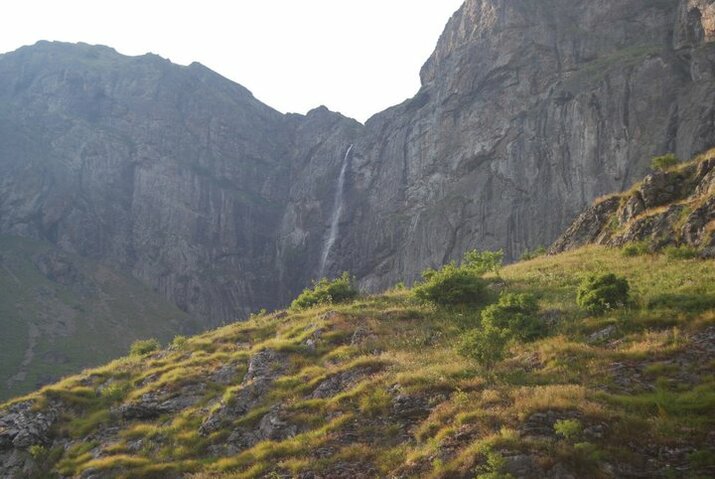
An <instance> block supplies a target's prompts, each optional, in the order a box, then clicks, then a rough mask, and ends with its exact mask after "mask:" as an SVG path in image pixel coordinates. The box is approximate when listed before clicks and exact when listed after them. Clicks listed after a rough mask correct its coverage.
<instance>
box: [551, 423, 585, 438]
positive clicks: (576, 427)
mask: <svg viewBox="0 0 715 479" xmlns="http://www.w3.org/2000/svg"><path fill="white" fill-rule="evenodd" d="M554 431H556V434H558V435H559V436H561V437H563V438H564V439H566V440H567V441H572V440H575V439H578V437H579V436H580V435H581V431H583V426H581V421H579V420H578V419H559V420H558V421H556V422H555V423H554Z"/></svg>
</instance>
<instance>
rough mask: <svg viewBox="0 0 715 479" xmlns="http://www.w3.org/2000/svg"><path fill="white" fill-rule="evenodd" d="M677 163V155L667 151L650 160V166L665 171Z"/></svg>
mask: <svg viewBox="0 0 715 479" xmlns="http://www.w3.org/2000/svg"><path fill="white" fill-rule="evenodd" d="M677 164H678V157H677V156H675V155H674V154H673V153H668V154H667V155H663V156H656V157H655V158H653V159H652V160H650V167H651V168H652V169H654V170H658V171H665V170H667V169H669V168H672V167H673V166H675V165H677Z"/></svg>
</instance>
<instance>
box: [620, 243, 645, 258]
mask: <svg viewBox="0 0 715 479" xmlns="http://www.w3.org/2000/svg"><path fill="white" fill-rule="evenodd" d="M648 253H650V247H649V246H648V242H647V241H635V242H633V243H628V244H626V245H625V246H623V248H622V249H621V254H623V256H643V255H644V254H648Z"/></svg>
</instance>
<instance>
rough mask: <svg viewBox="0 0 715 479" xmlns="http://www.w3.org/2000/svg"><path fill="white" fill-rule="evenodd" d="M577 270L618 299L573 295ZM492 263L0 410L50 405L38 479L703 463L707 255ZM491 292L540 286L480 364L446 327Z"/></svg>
mask: <svg viewBox="0 0 715 479" xmlns="http://www.w3.org/2000/svg"><path fill="white" fill-rule="evenodd" d="M588 272H613V273H616V274H618V275H623V276H625V277H626V278H627V279H628V281H629V283H630V286H631V301H630V302H629V303H628V304H627V305H626V306H624V307H620V308H614V309H611V310H609V311H607V312H606V313H605V314H603V315H590V314H588V313H586V312H584V310H583V309H581V308H579V307H578V306H577V305H576V292H577V288H578V285H579V283H580V282H581V279H582V277H583V275H584V274H585V273H588ZM486 278H487V281H488V287H487V291H488V293H487V295H486V296H485V297H484V299H483V301H482V302H481V303H480V304H476V305H472V306H468V307H467V306H454V307H437V306H433V305H425V304H423V303H420V302H418V301H417V300H416V299H415V298H414V295H413V294H412V293H411V292H410V291H409V290H406V289H395V290H393V291H390V292H388V293H386V294H383V295H378V296H370V297H362V298H358V299H356V300H354V301H352V302H350V303H346V304H342V305H322V306H317V307H313V308H310V309H306V310H298V311H288V312H279V313H274V314H262V315H258V316H254V317H253V318H251V319H250V320H249V321H247V322H245V323H239V324H233V325H230V326H227V327H224V328H221V329H217V330H215V331H212V332H209V333H206V334H203V335H200V336H196V337H193V338H189V339H187V340H185V339H183V338H178V339H176V340H175V341H174V343H173V345H172V346H171V347H168V348H167V349H164V350H161V351H158V352H153V353H150V354H148V355H145V356H139V355H135V356H130V357H125V358H123V359H120V360H117V361H114V362H112V363H110V364H108V365H106V366H104V367H101V368H98V369H94V370H88V371H85V372H83V373H82V374H81V375H78V376H73V377H70V378H68V379H66V380H64V381H62V382H61V383H59V384H55V385H53V386H50V387H46V388H44V389H42V390H41V391H39V392H37V393H33V394H31V395H30V396H27V397H25V398H21V399H18V400H15V401H13V402H12V403H9V404H6V405H5V406H4V408H5V409H6V410H7V411H12V410H13V408H16V409H17V408H22V407H31V408H32V409H33V410H34V411H36V412H38V411H40V412H43V413H44V414H45V415H46V417H55V416H56V419H55V420H54V422H53V424H52V426H51V427H49V428H48V430H47V434H46V437H44V438H41V439H38V440H35V445H33V446H26V449H19V451H20V452H19V454H26V457H27V458H28V461H29V460H30V459H32V460H33V461H34V463H33V464H40V467H41V469H42V470H43V471H44V472H39V473H38V477H51V474H50V473H49V472H47V471H53V473H54V475H55V477H57V476H59V475H61V476H63V477H124V478H143V477H167V478H169V477H171V478H173V477H191V478H194V479H204V478H214V477H219V478H254V477H256V478H257V477H300V478H310V477H316V478H317V477H405V478H407V477H427V478H461V477H464V478H475V477H480V478H506V477H510V476H509V475H507V474H511V475H512V476H513V477H553V478H557V477H561V478H565V477H593V478H598V477H693V478H697V477H700V478H705V477H712V476H713V474H715V451H714V450H713V447H714V444H715V441H714V440H713V439H714V436H713V434H714V433H713V431H715V415H714V414H713V411H715V377H714V376H713V371H714V370H715V368H714V367H715V267H714V265H713V262H712V261H704V260H696V259H687V260H685V259H676V258H671V257H668V256H666V255H651V254H645V255H642V256H637V257H632V256H625V255H623V254H622V252H621V251H620V250H618V249H606V248H603V247H587V248H583V249H579V250H576V251H572V252H568V253H564V254H561V255H558V256H553V257H540V258H537V259H534V260H531V261H527V262H523V263H519V264H516V265H512V266H509V267H507V268H504V269H503V270H502V271H501V272H500V273H499V275H494V274H490V275H487V277H486ZM503 291H509V292H528V293H533V294H535V295H536V297H537V299H538V315H537V317H538V321H539V322H540V325H541V328H542V331H543V332H544V333H545V335H544V336H543V337H541V338H540V339H536V340H533V341H529V342H525V341H513V342H512V343H510V344H509V346H508V348H507V354H506V355H505V357H504V359H502V360H500V361H497V362H496V364H495V365H494V366H493V367H490V368H486V367H483V366H481V365H480V364H479V363H476V362H474V361H473V360H470V359H468V358H466V357H465V356H463V355H461V354H460V353H459V349H460V344H461V342H462V338H464V337H465V335H466V334H467V333H468V332H469V331H471V330H474V329H478V328H479V324H480V320H479V317H480V311H481V310H482V309H483V308H484V307H485V306H486V305H487V304H492V303H494V302H496V301H497V297H498V295H499V293H500V292H503ZM7 411H6V415H7V414H8V413H7ZM1 418H2V413H0V424H1V423H2V419H1ZM1 444H2V427H1V426H0V445H1ZM1 449H2V447H0V452H1ZM28 470H29V469H28Z"/></svg>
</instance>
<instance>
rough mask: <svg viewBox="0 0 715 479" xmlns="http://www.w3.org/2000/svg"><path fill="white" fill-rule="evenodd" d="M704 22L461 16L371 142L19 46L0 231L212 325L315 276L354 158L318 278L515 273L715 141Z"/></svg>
mask: <svg viewBox="0 0 715 479" xmlns="http://www.w3.org/2000/svg"><path fill="white" fill-rule="evenodd" d="M713 18H714V17H713V7H712V5H711V4H710V3H709V2H708V1H706V0H666V1H658V2H651V1H645V0H618V1H616V0H595V1H594V0H589V1H586V0H576V1H574V0H554V1H549V2H540V1H534V0H518V1H513V0H466V1H465V3H464V4H463V5H462V7H461V8H460V9H459V11H458V12H456V13H455V15H454V16H453V17H452V19H451V20H450V21H449V23H448V24H447V26H446V29H445V31H444V33H443V35H442V37H441V39H440V41H439V43H438V45H437V47H436V49H435V51H434V53H433V54H432V56H431V57H430V58H429V59H428V61H427V63H426V64H425V66H424V67H423V69H422V71H421V80H422V86H421V88H420V90H419V92H418V93H417V94H416V95H415V96H414V97H413V98H412V99H410V100H408V101H406V102H404V103H403V104H400V105H397V106H395V107H393V108H390V109H388V110H386V111H385V112H382V113H379V114H377V115H375V116H374V117H373V118H371V119H370V120H369V121H367V122H366V124H365V125H364V126H363V125H360V124H358V123H357V122H355V121H352V120H349V119H347V118H344V117H342V116H341V115H339V114H336V113H332V112H329V111H328V110H327V109H325V108H318V109H316V110H314V111H312V112H310V113H309V114H307V115H305V116H303V115H281V114H280V113H278V112H276V111H274V110H272V109H271V108H269V107H267V106H265V105H263V104H261V103H260V102H258V101H257V100H256V99H255V98H254V97H253V96H252V95H251V93H250V92H248V91H247V90H246V89H245V88H243V87H241V86H239V85H237V84H235V83H232V82H230V81H228V80H226V79H224V78H221V77H220V76H219V75H217V74H215V73H213V72H211V71H209V70H208V69H206V68H205V67H203V66H201V65H198V64H192V65H190V66H188V67H180V66H177V65H172V64H171V63H169V62H168V61H167V60H163V59H161V58H159V57H157V56H154V55H146V56H143V57H136V58H129V57H124V56H121V55H119V54H117V53H116V52H114V51H113V50H111V49H108V48H104V47H90V46H88V45H63V44H48V43H40V44H38V45H35V46H33V47H27V48H23V49H21V50H18V51H17V52H14V53H11V54H6V55H2V56H0V103H1V104H2V108H0V141H1V142H2V144H3V149H2V153H0V172H2V175H1V176H0V233H4V234H12V235H20V236H26V237H33V238H39V239H44V240H48V241H50V242H52V243H54V244H56V245H58V246H60V247H61V248H62V249H64V250H65V251H69V252H75V253H79V254H81V255H83V256H88V257H92V258H95V259H99V260H101V261H105V262H108V263H111V264H113V265H116V266H119V267H121V268H123V269H126V270H128V271H130V272H131V273H132V274H133V275H134V276H135V277H137V278H139V279H141V280H142V281H144V282H145V283H147V284H148V285H150V286H151V287H152V288H154V289H156V290H157V291H159V292H161V293H162V294H163V295H164V296H165V297H167V298H169V299H170V300H171V301H173V302H174V303H175V304H177V305H179V306H180V307H181V308H182V309H183V310H185V311H188V312H190V313H191V314H192V315H193V316H194V317H196V318H200V320H201V322H202V323H203V324H219V323H222V322H225V321H230V320H234V319H236V318H241V317H244V316H245V315H246V314H247V313H248V312H250V311H255V310H257V309H259V308H261V307H266V308H273V307H276V306H279V305H281V304H285V303H286V302H287V301H288V300H290V299H291V298H292V297H293V296H294V295H295V294H296V293H297V292H299V291H300V290H301V289H302V288H303V287H305V286H306V285H307V284H309V282H310V280H311V279H313V278H315V276H316V275H318V273H319V269H320V262H321V261H320V259H321V257H322V255H323V248H324V245H325V240H326V235H328V234H329V229H330V225H331V217H332V216H333V204H334V198H335V196H336V190H337V183H338V182H337V179H338V177H339V176H340V172H341V170H342V167H343V161H347V162H348V164H347V165H346V169H345V176H344V182H343V183H344V184H343V186H344V198H343V199H342V200H343V201H342V202H341V204H342V205H344V208H343V209H342V212H341V215H339V218H338V223H339V235H338V237H337V238H335V241H334V242H332V243H331V245H332V249H331V254H330V258H329V262H328V264H327V268H326V273H327V274H335V273H338V272H340V271H342V270H349V271H351V272H352V273H353V274H355V275H356V276H357V278H358V280H359V281H360V284H361V286H362V287H363V288H364V289H366V290H377V289H380V288H384V287H387V286H390V285H392V284H394V283H396V282H398V281H407V282H408V283H409V282H411V281H413V280H415V279H416V278H418V276H419V272H420V271H421V270H423V269H424V268H425V267H427V266H436V265H439V264H442V263H444V262H446V261H449V260H451V259H455V258H458V257H461V255H462V254H463V252H464V251H465V250H467V249H471V248H475V247H478V248H482V249H498V248H503V249H504V251H505V254H506V257H507V258H508V259H512V258H516V257H518V256H519V255H520V254H521V253H522V252H523V251H524V250H526V249H527V248H529V249H533V248H534V247H536V246H538V245H543V244H548V243H551V242H552V241H553V240H554V239H555V238H556V237H557V236H558V235H559V234H560V233H561V231H562V230H563V228H564V227H566V226H567V225H568V224H569V223H570V222H571V221H572V220H573V219H574V218H575V217H576V216H577V215H578V214H579V213H580V212H581V211H582V210H583V208H585V207H586V206H587V205H588V204H590V202H591V201H592V200H593V199H594V198H597V197H599V196H600V195H602V194H604V193H608V192H612V191H620V190H623V189H624V188H626V187H627V185H629V184H631V183H632V182H633V181H635V180H637V179H639V178H642V176H643V175H644V174H645V173H646V171H647V164H648V161H649V158H650V157H652V156H654V155H656V154H662V153H665V152H668V151H672V152H675V153H677V154H678V156H679V157H682V158H687V157H690V156H691V155H692V154H693V153H695V152H698V151H702V150H704V149H705V148H707V147H710V146H712V145H713V144H715V130H714V129H713V128H712V117H713V104H714V99H715V97H714V95H715V88H714V87H713V85H714V83H713V72H714V71H715V68H714V67H713V66H714V65H715V63H714V59H715V49H713V48H712V43H710V41H711V40H712V39H713V38H714V34H713V22H714V20H713ZM351 145H352V149H351V150H350V151H351V153H350V155H347V156H346V151H347V150H348V148H349V147H350V146H351ZM642 201H644V202H645V201H647V199H646V198H642ZM639 208H640V204H639V203H638V202H637V201H636V200H634V202H633V204H631V205H630V210H629V212H626V214H629V215H634V214H638V213H637V211H638V209H639Z"/></svg>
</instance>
